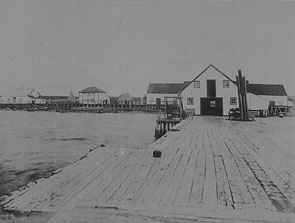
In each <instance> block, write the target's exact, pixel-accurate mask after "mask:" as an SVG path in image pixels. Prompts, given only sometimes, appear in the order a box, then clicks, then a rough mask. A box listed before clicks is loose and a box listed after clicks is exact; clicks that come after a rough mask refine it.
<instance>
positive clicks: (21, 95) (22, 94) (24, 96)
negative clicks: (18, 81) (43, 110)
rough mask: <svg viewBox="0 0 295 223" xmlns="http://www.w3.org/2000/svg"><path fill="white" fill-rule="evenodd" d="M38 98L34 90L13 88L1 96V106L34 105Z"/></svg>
mask: <svg viewBox="0 0 295 223" xmlns="http://www.w3.org/2000/svg"><path fill="white" fill-rule="evenodd" d="M36 97H38V93H37V91H36V90H35V89H34V88H25V87H18V88H11V89H8V90H7V91H5V92H3V93H2V94H1V97H0V104H33V103H35V102H36ZM38 102H39V101H38Z"/></svg>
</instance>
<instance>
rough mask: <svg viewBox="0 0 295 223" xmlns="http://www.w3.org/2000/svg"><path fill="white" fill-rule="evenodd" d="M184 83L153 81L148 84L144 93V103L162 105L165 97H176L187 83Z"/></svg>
mask: <svg viewBox="0 0 295 223" xmlns="http://www.w3.org/2000/svg"><path fill="white" fill-rule="evenodd" d="M188 83H189V82H187V81H185V82H184V83H158V84H157V83H153V84H149V86H148V90H147V94H146V104H148V105H158V106H160V105H163V104H165V97H176V96H178V95H179V93H180V91H181V90H182V89H183V88H184V87H185V86H186V85H187V84H188Z"/></svg>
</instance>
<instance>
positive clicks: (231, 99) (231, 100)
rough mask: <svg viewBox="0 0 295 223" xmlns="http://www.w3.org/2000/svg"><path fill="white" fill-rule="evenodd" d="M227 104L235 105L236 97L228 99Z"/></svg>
mask: <svg viewBox="0 0 295 223" xmlns="http://www.w3.org/2000/svg"><path fill="white" fill-rule="evenodd" d="M233 100H234V101H233ZM229 103H230V105H237V97H230V98H229Z"/></svg>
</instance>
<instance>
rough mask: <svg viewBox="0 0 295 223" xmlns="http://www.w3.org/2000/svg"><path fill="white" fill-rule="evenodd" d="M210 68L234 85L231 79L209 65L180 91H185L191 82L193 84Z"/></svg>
mask: <svg viewBox="0 0 295 223" xmlns="http://www.w3.org/2000/svg"><path fill="white" fill-rule="evenodd" d="M210 67H212V68H213V69H215V70H216V71H217V72H218V73H220V74H221V75H223V76H224V77H225V78H227V79H228V80H230V81H231V82H233V83H234V84H236V83H235V82H234V81H233V80H232V79H231V78H229V77H228V76H227V75H226V74H225V73H223V72H222V71H221V70H219V69H218V68H217V67H215V66H214V65H213V64H210V65H209V66H208V67H206V68H205V69H204V70H203V71H202V72H201V73H199V74H198V76H196V77H195V78H194V79H193V80H192V81H190V82H189V83H188V84H187V85H186V86H185V87H184V88H183V89H182V90H181V91H183V90H184V89H186V88H187V87H188V86H189V85H190V84H191V83H192V82H194V81H195V80H196V79H198V78H199V77H200V76H201V75H202V74H204V73H205V72H206V71H207V70H208V69H209V68H210Z"/></svg>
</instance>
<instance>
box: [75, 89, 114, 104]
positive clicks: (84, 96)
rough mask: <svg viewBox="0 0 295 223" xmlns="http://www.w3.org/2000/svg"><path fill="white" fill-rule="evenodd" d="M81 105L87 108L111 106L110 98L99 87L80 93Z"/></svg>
mask: <svg viewBox="0 0 295 223" xmlns="http://www.w3.org/2000/svg"><path fill="white" fill-rule="evenodd" d="M79 103H80V104H83V105H85V106H97V105H102V104H110V97H109V96H108V95H107V93H106V92H105V91H104V90H102V89H100V88H98V87H88V88H86V89H84V90H82V91H79Z"/></svg>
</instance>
